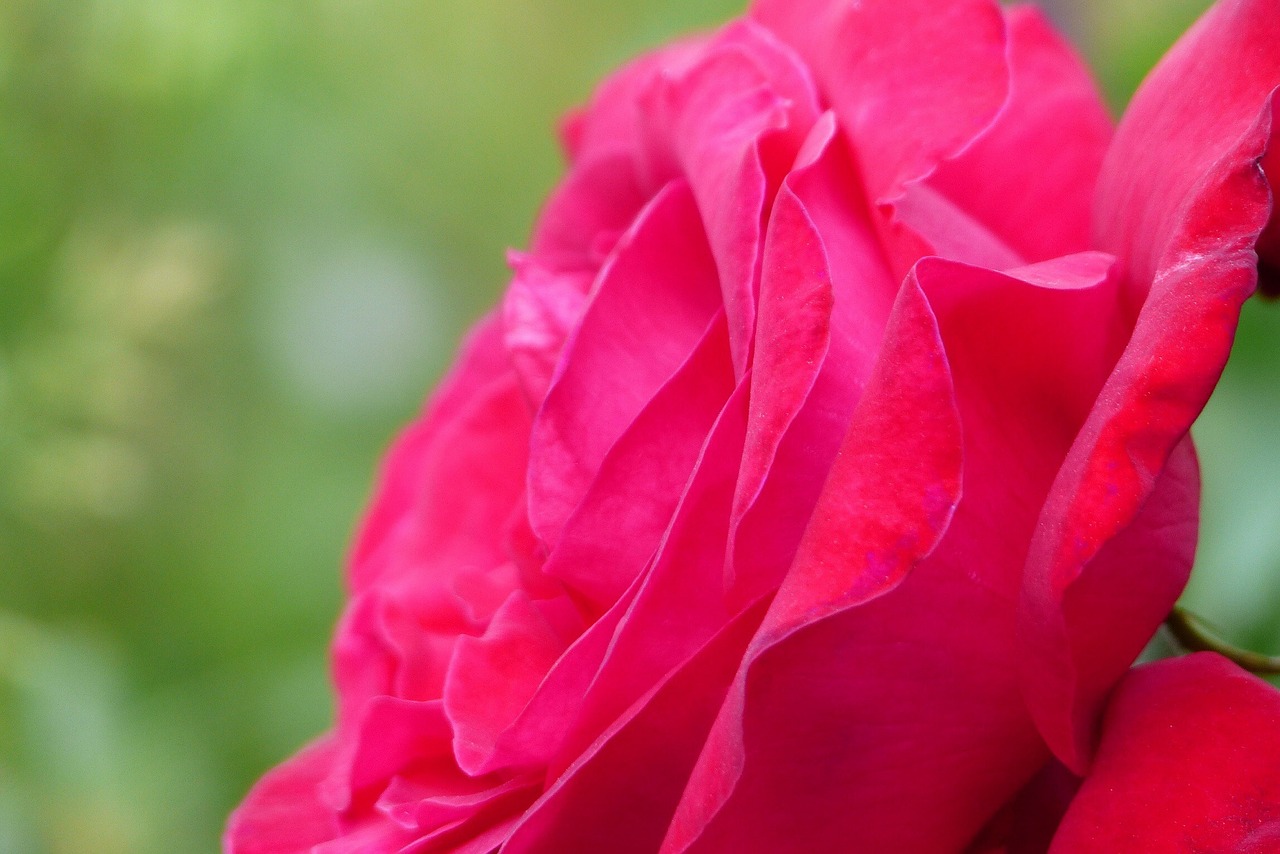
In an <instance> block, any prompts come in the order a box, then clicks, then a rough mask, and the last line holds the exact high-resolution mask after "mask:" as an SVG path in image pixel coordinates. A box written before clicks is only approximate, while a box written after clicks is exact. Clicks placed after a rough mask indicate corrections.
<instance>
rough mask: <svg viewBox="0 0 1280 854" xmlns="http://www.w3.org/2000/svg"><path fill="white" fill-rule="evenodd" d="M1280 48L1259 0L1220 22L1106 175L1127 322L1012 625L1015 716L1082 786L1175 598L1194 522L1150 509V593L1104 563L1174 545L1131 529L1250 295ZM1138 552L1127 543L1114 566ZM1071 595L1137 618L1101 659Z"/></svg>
mask: <svg viewBox="0 0 1280 854" xmlns="http://www.w3.org/2000/svg"><path fill="white" fill-rule="evenodd" d="M1277 43H1280V16H1277V15H1276V14H1275V7H1274V4H1273V3H1271V2H1269V0H1229V2H1223V3H1220V4H1218V5H1217V6H1215V7H1214V8H1213V10H1211V11H1210V12H1209V13H1208V15H1207V16H1206V17H1205V18H1203V19H1202V20H1201V21H1200V23H1199V24H1197V25H1196V26H1195V27H1194V28H1193V29H1192V30H1191V31H1190V32H1189V33H1188V34H1187V36H1185V37H1184V38H1183V40H1182V41H1181V42H1179V44H1178V45H1177V46H1175V47H1174V48H1173V50H1172V51H1170V53H1169V55H1168V56H1167V57H1166V58H1165V60H1164V61H1163V62H1162V63H1161V64H1160V66H1159V67H1158V68H1157V69H1156V70H1155V71H1154V72H1153V73H1152V75H1151V76H1150V77H1149V78H1148V80H1147V82H1146V83H1145V84H1144V85H1143V87H1142V88H1141V89H1140V90H1139V92H1138V94H1137V96H1136V97H1135V99H1134V102H1133V104H1132V105H1131V106H1130V108H1129V111H1128V112H1127V113H1126V115H1125V118H1124V121H1123V122H1122V124H1121V126H1120V129H1119V130H1118V132H1117V135H1116V139H1115V142H1114V144H1113V145H1112V147H1111V150H1110V152H1109V154H1108V157H1107V160H1106V163H1105V165H1104V168H1103V174H1102V179H1101V185H1100V189H1099V194H1098V206H1097V211H1098V216H1097V234H1098V236H1099V238H1100V241H1101V245H1102V246H1103V247H1104V248H1106V249H1108V250H1110V251H1113V252H1115V253H1116V254H1117V255H1118V256H1120V257H1122V258H1124V259H1125V261H1126V263H1127V265H1128V270H1127V281H1128V292H1127V302H1128V304H1129V305H1130V306H1132V307H1133V308H1132V309H1131V311H1133V312H1134V313H1135V314H1136V316H1137V323H1136V327H1135V328H1134V331H1133V335H1132V339H1131V340H1130V342H1129V345H1128V348H1127V349H1126V351H1125V353H1124V355H1123V357H1122V358H1121V359H1120V361H1119V364H1118V365H1117V367H1116V370H1115V372H1114V374H1113V375H1112V377H1111V378H1110V380H1109V381H1108V383H1107V385H1106V387H1105V389H1104V390H1103V391H1102V394H1101V396H1100V397H1099V400H1098V405H1097V406H1096V408H1095V409H1094V411H1093V413H1092V414H1091V416H1090V418H1089V421H1088V423H1087V424H1086V425H1085V427H1084V428H1083V430H1082V431H1081V434H1080V437H1079V439H1078V440H1077V442H1076V443H1075V445H1074V446H1073V448H1072V449H1071V453H1070V455H1069V456H1068V457H1067V460H1066V463H1065V464H1064V466H1063V469H1062V472H1061V474H1060V476H1059V478H1058V481H1057V483H1056V484H1055V485H1054V488H1053V492H1052V494H1051V496H1050V499H1049V502H1048V504H1047V506H1046V508H1045V511H1044V515H1043V517H1042V520H1041V524H1040V526H1039V529H1038V535H1037V539H1036V541H1035V543H1034V544H1033V546H1032V550H1031V555H1030V559H1029V561H1028V565H1027V575H1026V578H1027V583H1026V587H1025V589H1024V592H1023V600H1022V606H1021V612H1022V613H1021V619H1020V625H1021V627H1020V635H1021V637H1022V638H1023V642H1024V645H1025V647H1026V648H1027V650H1028V654H1027V655H1026V656H1025V657H1024V661H1023V668H1022V670H1023V680H1024V684H1025V694H1026V697H1027V701H1028V704H1029V705H1030V706H1031V709H1032V711H1033V714H1034V715H1035V718H1036V722H1037V724H1038V726H1039V729H1040V732H1041V734H1042V735H1043V737H1044V738H1045V740H1046V741H1047V742H1048V743H1049V744H1050V745H1051V747H1052V748H1053V750H1054V752H1055V753H1056V754H1057V755H1058V757H1059V758H1060V759H1062V761H1063V762H1064V763H1066V764H1067V765H1068V766H1069V767H1071V768H1072V769H1073V770H1076V771H1077V772H1082V771H1083V770H1084V769H1086V768H1087V766H1088V762H1089V756H1090V754H1091V752H1092V748H1093V743H1094V740H1095V734H1094V730H1095V726H1096V720H1097V716H1098V713H1099V703H1100V702H1101V700H1102V698H1103V697H1104V696H1105V693H1106V691H1107V690H1108V688H1109V687H1110V686H1111V685H1112V684H1113V683H1114V681H1115V680H1116V679H1118V678H1119V677H1120V675H1121V674H1122V673H1123V672H1124V670H1125V668H1127V666H1128V665H1129V663H1130V662H1131V661H1132V660H1133V658H1134V657H1135V656H1136V655H1137V653H1138V652H1139V650H1140V648H1141V646H1142V644H1143V642H1145V639H1146V638H1147V637H1149V636H1150V635H1151V633H1152V632H1154V631H1155V628H1156V626H1157V625H1158V624H1159V622H1160V620H1161V619H1163V616H1164V613H1166V612H1167V610H1168V608H1169V607H1170V606H1171V605H1172V604H1173V601H1174V599H1175V598H1176V595H1177V592H1178V591H1179V590H1180V589H1181V587H1182V585H1183V584H1184V583H1185V581H1186V573H1187V568H1188V561H1189V555H1190V550H1191V549H1192V548H1193V547H1194V538H1193V536H1192V534H1193V532H1194V528H1193V527H1192V526H1191V517H1190V513H1191V512H1192V511H1193V509H1194V508H1193V507H1191V508H1186V509H1183V510H1178V509H1177V508H1172V507H1163V509H1162V510H1161V513H1162V515H1164V516H1166V517H1168V518H1172V519H1176V520H1177V525H1178V530H1177V535H1178V536H1179V537H1182V538H1183V540H1182V542H1181V552H1182V553H1181V554H1180V555H1171V556H1172V558H1173V559H1171V560H1169V561H1167V562H1166V563H1164V564H1162V565H1157V564H1156V563H1154V562H1148V563H1146V564H1144V566H1146V568H1147V572H1148V573H1150V572H1154V573H1158V574H1159V578H1152V577H1150V575H1149V574H1147V575H1144V574H1143V573H1139V572H1137V571H1126V570H1125V567H1124V566H1123V565H1122V564H1121V562H1120V561H1119V560H1117V559H1107V555H1108V552H1107V551H1106V550H1105V549H1104V546H1105V545H1106V544H1107V543H1108V542H1109V541H1111V540H1112V539H1113V538H1114V537H1115V536H1116V535H1117V534H1119V533H1120V532H1121V531H1123V530H1124V529H1125V528H1126V527H1131V526H1134V525H1137V526H1138V527H1139V528H1146V529H1149V530H1150V531H1151V534H1150V535H1151V536H1154V537H1155V538H1156V541H1155V542H1156V546H1157V547H1158V548H1159V549H1160V550H1161V551H1162V552H1163V553H1166V554H1170V553H1171V551H1172V550H1173V547H1174V546H1176V545H1178V544H1176V543H1169V542H1167V536H1168V532H1162V531H1160V529H1159V525H1158V523H1155V522H1153V523H1148V524H1143V523H1141V521H1140V520H1139V521H1135V519H1136V517H1138V515H1139V513H1140V512H1141V511H1142V508H1143V507H1144V505H1147V504H1149V503H1151V502H1153V501H1156V500H1155V499H1152V498H1151V497H1150V496H1151V495H1152V492H1153V490H1154V489H1156V487H1157V484H1159V483H1161V482H1162V481H1161V472H1162V471H1163V470H1164V469H1165V467H1166V464H1168V463H1169V460H1170V455H1171V454H1173V453H1174V449H1175V448H1176V447H1177V446H1178V443H1179V442H1180V441H1181V440H1182V438H1183V436H1184V435H1185V434H1186V432H1187V429H1188V428H1189V427H1190V425H1191V423H1192V421H1193V420H1194V419H1195V417H1196V416H1197V415H1198V414H1199V412H1200V410H1201V408H1202V407H1203V406H1204V403H1205V401H1206V400H1207V399H1208V396H1209V393H1210V391H1211V390H1212V389H1213V386H1214V384H1215V383H1216V382H1217V380H1218V377H1219V375H1220V374H1221V372H1222V368H1223V366H1224V365H1225V364H1226V359H1227V354H1228V352H1229V350H1230V347H1231V341H1232V338H1233V336H1234V334H1235V329H1236V324H1237V321H1238V318H1239V311H1240V306H1241V304H1242V303H1243V301H1244V300H1245V299H1246V298H1247V297H1248V296H1249V294H1250V293H1252V292H1253V289H1254V285H1255V283H1256V281H1257V270H1256V268H1257V263H1258V260H1257V257H1256V255H1255V253H1254V246H1255V244H1256V243H1257V241H1258V236H1259V232H1260V231H1261V230H1262V228H1263V226H1264V225H1265V223H1266V221H1267V218H1268V215H1269V212H1270V191H1269V188H1268V186H1267V184H1266V181H1265V179H1264V177H1263V174H1262V172H1261V170H1259V168H1258V165H1257V164H1258V161H1259V159H1260V158H1261V157H1262V156H1263V154H1264V153H1265V152H1266V150H1267V146H1268V145H1269V143H1270V140H1271V137H1272V125H1271V121H1272V92H1273V90H1274V88H1275V87H1276V86H1277V84H1280V53H1278V52H1277V51H1276V50H1275V45H1276V44H1277ZM1144 300H1145V301H1144ZM1139 306H1140V311H1139V309H1138V307H1139ZM1188 460H1189V451H1184V452H1183V459H1182V460H1181V462H1179V463H1178V471H1175V472H1174V473H1173V474H1171V475H1170V476H1169V479H1170V480H1171V481H1172V485H1171V486H1170V487H1169V488H1170V489H1172V490H1173V491H1174V492H1175V493H1181V494H1182V495H1183V500H1184V501H1186V502H1194V496H1193V495H1191V494H1190V490H1191V484H1190V482H1191V478H1192V477H1193V473H1192V471H1191V469H1192V466H1191V464H1190V462H1189V461H1188ZM1156 503H1157V504H1163V503H1164V501H1163V500H1161V501H1156ZM1134 538H1135V539H1140V535H1134ZM1144 549H1145V546H1144V544H1143V543H1142V542H1131V543H1129V544H1128V545H1126V546H1121V547H1118V548H1117V549H1116V550H1114V551H1112V552H1111V553H1110V554H1112V555H1122V556H1123V557H1124V558H1128V557H1130V556H1132V555H1133V554H1135V553H1137V554H1141V553H1142V552H1143V551H1144ZM1090 576H1096V577H1095V578H1094V579H1093V580H1092V581H1090V580H1089V577H1090ZM1082 584H1083V585H1086V586H1088V587H1089V588H1090V590H1091V592H1089V593H1086V594H1083V598H1085V599H1091V600H1093V601H1094V602H1102V601H1112V602H1128V603H1139V602H1142V603H1144V607H1143V609H1142V611H1141V613H1138V612H1134V613H1131V614H1129V615H1128V626H1129V628H1128V629H1127V630H1126V631H1124V632H1123V634H1121V635H1113V636H1110V642H1109V643H1108V644H1106V645H1103V644H1102V643H1099V642H1095V641H1097V640H1101V639H1099V638H1093V636H1091V635H1090V634H1089V633H1090V632H1093V631H1095V630H1096V629H1097V621H1096V620H1092V619H1088V617H1087V611H1086V609H1084V608H1082V607H1077V608H1071V607H1070V605H1069V603H1068V600H1069V599H1070V597H1071V592H1070V591H1071V590H1072V589H1073V588H1074V587H1075V586H1077V585H1082ZM1102 637H1103V638H1106V637H1107V636H1106V635H1103V636H1102ZM1121 641H1123V642H1121ZM1085 652H1087V653H1088V655H1089V656H1090V657H1089V658H1088V659H1086V658H1084V657H1082V654H1084V653H1085Z"/></svg>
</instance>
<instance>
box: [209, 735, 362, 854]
mask: <svg viewBox="0 0 1280 854" xmlns="http://www.w3.org/2000/svg"><path fill="white" fill-rule="evenodd" d="M334 751H335V744H334V742H333V740H332V739H329V738H325V739H322V740H320V741H318V742H316V743H315V744H312V745H310V746H308V747H305V748H303V749H302V750H300V751H299V752H298V754H297V755H296V756H294V757H293V758H292V759H290V760H289V761H288V762H286V763H284V764H283V765H281V766H279V767H278V768H275V769H274V770H272V771H270V772H269V773H268V774H267V775H266V776H265V777H263V778H262V779H261V780H259V781H258V783H257V785H255V786H254V787H253V790H252V791H251V792H249V794H248V796H247V797H246V798H245V800H244V803H242V804H241V805H240V807H239V808H238V809H237V810H236V811H235V812H234V813H232V815H231V819H230V821H229V822H228V823H227V831H226V834H225V835H224V836H223V840H222V844H223V847H224V848H225V849H226V850H228V851H236V852H238V853H239V854H281V852H285V851H307V850H309V849H310V848H311V846H313V845H316V844H318V843H320V842H324V841H325V840H327V839H332V838H333V836H334V834H335V833H336V832H337V829H338V820H337V816H335V815H334V814H333V811H332V810H330V809H329V808H328V807H327V806H325V805H324V804H322V803H321V801H320V797H319V793H318V789H319V785H320V781H321V780H323V779H324V777H325V776H326V775H327V774H328V773H329V766H330V763H331V762H332V760H333V756H334Z"/></svg>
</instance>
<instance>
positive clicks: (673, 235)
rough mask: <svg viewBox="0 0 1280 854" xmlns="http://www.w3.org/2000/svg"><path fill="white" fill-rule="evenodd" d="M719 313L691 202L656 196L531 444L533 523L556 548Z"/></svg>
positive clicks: (575, 344) (681, 192)
mask: <svg viewBox="0 0 1280 854" xmlns="http://www.w3.org/2000/svg"><path fill="white" fill-rule="evenodd" d="M719 310H720V292H719V284H718V280H717V277H716V269H715V262H714V260H713V259H712V257H711V253H710V249H709V247H708V246H707V242H706V237H705V236H704V233H703V230H702V222H701V219H700V217H699V215H698V209H697V206H696V204H695V202H694V199H693V194H692V192H691V191H690V190H689V187H688V185H687V184H685V183H684V182H682V181H680V182H675V183H672V184H670V185H669V186H668V187H667V188H666V189H664V190H663V191H662V192H661V193H659V194H658V196H657V197H656V198H654V200H653V201H652V202H650V203H649V205H648V207H647V208H645V211H644V212H643V213H642V214H641V215H640V217H639V219H638V220H637V221H636V224H635V225H634V226H633V227H632V229H631V230H630V231H629V232H628V234H627V236H626V237H624V238H623V240H622V241H621V243H620V244H619V246H618V248H617V250H616V251H615V254H614V256H613V258H612V259H611V260H610V262H609V263H608V264H607V265H606V267H605V269H604V270H603V271H602V272H601V274H600V281H599V283H598V285H597V289H596V292H595V294H594V296H593V297H592V300H591V302H590V304H589V305H588V307H587V309H586V312H585V314H584V315H583V318H582V321H581V323H580V324H579V326H578V329H577V331H576V333H575V335H574V338H573V340H572V341H571V342H570V343H569V344H568V345H567V350H566V353H565V354H564V356H563V361H562V364H561V369H560V372H559V374H558V375H557V376H556V379H555V381H554V383H553V384H552V386H551V390H550V391H549V392H548V393H547V398H546V400H545V401H544V402H543V405H542V409H541V410H540V411H539V412H538V415H537V417H536V419H535V420H534V425H533V437H532V439H531V440H530V442H531V447H530V468H529V514H530V521H531V522H532V524H533V529H534V531H535V532H537V534H538V536H539V537H541V538H542V540H543V541H544V542H545V543H547V545H549V546H554V544H555V543H556V542H557V541H558V540H559V539H560V532H561V530H562V529H563V527H564V523H565V520H566V519H567V518H568V517H569V514H570V513H572V512H573V510H574V508H575V507H577V505H578V503H579V502H580V501H581V500H582V497H583V495H584V494H585V493H586V491H587V488H588V487H589V486H590V484H591V481H592V480H593V479H594V478H595V475H596V472H597V471H598V470H599V468H600V464H601V462H602V461H603V460H604V457H605V454H606V453H608V451H609V448H610V447H611V446H612V445H613V443H614V442H615V441H616V440H617V439H618V437H619V436H621V435H622V433H623V431H625V430H626V428H627V426H628V425H629V424H631V422H632V421H634V420H635V418H636V416H637V415H639V413H640V411H641V410H642V409H643V408H644V406H645V405H646V404H647V403H648V402H649V401H650V399H652V398H653V396H654V394H655V393H657V391H658V390H659V389H660V388H661V387H662V385H663V384H664V383H666V382H667V380H668V379H669V378H670V377H671V375H672V374H673V373H674V372H675V371H676V369H677V368H679V367H680V365H681V364H682V363H683V362H684V361H685V360H686V359H687V358H688V357H689V354H690V353H691V352H692V351H693V350H694V348H695V347H696V346H697V344H698V342H699V341H700V340H701V339H702V336H703V335H704V333H705V332H706V329H707V327H708V325H710V323H711V319H712V318H713V317H714V316H715V314H716V312H717V311H719Z"/></svg>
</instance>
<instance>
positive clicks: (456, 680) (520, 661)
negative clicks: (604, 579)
mask: <svg viewBox="0 0 1280 854" xmlns="http://www.w3.org/2000/svg"><path fill="white" fill-rule="evenodd" d="M574 616H575V615H573V614H572V612H571V610H570V608H569V606H568V603H567V601H566V600H564V599H563V598H562V599H560V600H551V601H542V602H533V601H531V600H530V599H529V597H528V595H527V594H525V593H524V591H521V590H517V591H516V592H514V593H512V594H511V596H510V598H508V599H507V601H506V603H505V604H504V605H503V606H502V607H501V608H500V609H498V613H496V614H495V615H494V617H493V620H492V621H491V622H490V623H489V627H488V629H487V630H486V631H485V633H484V635H483V636H482V637H479V638H476V637H470V636H463V637H461V638H459V639H458V644H457V646H456V647H455V649H454V654H453V661H452V663H451V664H450V666H449V675H448V677H447V678H446V679H445V683H444V709H445V713H446V714H447V715H448V717H449V721H450V723H452V725H453V732H454V738H453V752H454V755H455V756H456V757H457V760H458V766H459V767H460V768H462V770H463V771H466V772H467V773H472V774H474V773H476V772H477V771H478V770H479V769H481V768H484V767H487V766H488V765H489V763H490V760H491V758H492V757H493V754H494V751H495V749H496V747H497V741H498V737H499V736H500V735H501V734H502V733H503V732H504V731H505V730H506V728H507V727H508V726H510V725H511V723H512V721H514V720H515V719H516V716H517V715H519V714H520V711H521V710H522V709H523V708H524V707H525V704H526V703H528V702H529V698H530V697H532V696H533V693H534V691H536V690H537V688H538V685H539V684H540V683H541V682H542V679H543V677H544V676H545V675H546V674H547V671H549V670H550V669H551V666H552V665H553V664H555V662H556V659H558V658H559V657H560V654H561V653H562V652H564V650H565V648H566V647H567V646H568V645H569V642H570V641H571V640H572V638H573V637H575V636H576V635H577V634H579V633H580V632H581V627H580V626H579V627H576V628H577V631H572V629H571V627H572V626H573V617H574ZM566 629H570V631H571V633H570V631H566ZM566 635H568V636H566Z"/></svg>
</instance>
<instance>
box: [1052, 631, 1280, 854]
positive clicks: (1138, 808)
mask: <svg viewBox="0 0 1280 854" xmlns="http://www.w3.org/2000/svg"><path fill="white" fill-rule="evenodd" d="M1277 732H1280V692H1278V691H1277V690H1276V689H1275V688H1273V687H1272V686H1270V685H1268V684H1267V683H1265V682H1263V681H1262V680H1261V679H1258V678H1257V677H1254V676H1250V675H1249V674H1247V673H1245V672H1244V671H1242V670H1240V669H1239V668H1238V667H1236V666H1235V665H1233V664H1231V663H1230V662H1228V661H1227V660H1226V659H1224V658H1221V657H1220V656H1217V655H1214V654H1212V653H1202V654H1198V655H1192V656H1188V657H1186V658H1179V659H1172V660H1167V661H1161V662H1158V663H1156V664H1151V665H1147V666H1145V667H1140V668H1138V669H1137V670H1134V671H1133V672H1132V673H1130V674H1129V676H1127V677H1126V678H1125V680H1124V681H1123V682H1122V683H1121V684H1120V687H1119V688H1118V689H1117V690H1116V693H1115V694H1114V696H1113V697H1112V699H1111V702H1110V705H1109V706H1108V709H1107V712H1106V718H1105V721H1104V723H1103V727H1102V742H1101V744H1100V746H1099V748H1098V753H1097V757H1096V759H1095V761H1094V764H1093V770H1092V771H1091V772H1090V774H1089V776H1088V777H1087V778H1086V779H1085V781H1084V786H1083V787H1082V788H1081V790H1080V793H1079V795H1077V796H1076V798H1075V800H1074V801H1073V802H1072V804H1071V808H1070V810H1068V811H1067V815H1066V817H1065V818H1064V819H1063V821H1062V826H1061V828H1060V829H1059V831H1058V834H1057V836H1056V837H1054V841H1053V847H1052V848H1051V849H1050V850H1051V851H1053V852H1058V854H1069V852H1076V851H1152V852H1161V851H1170V852H1173V851H1240V852H1257V854H1262V852H1269V851H1275V850H1276V848H1275V843H1276V841H1278V840H1280V739H1277V738H1276V733H1277Z"/></svg>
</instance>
